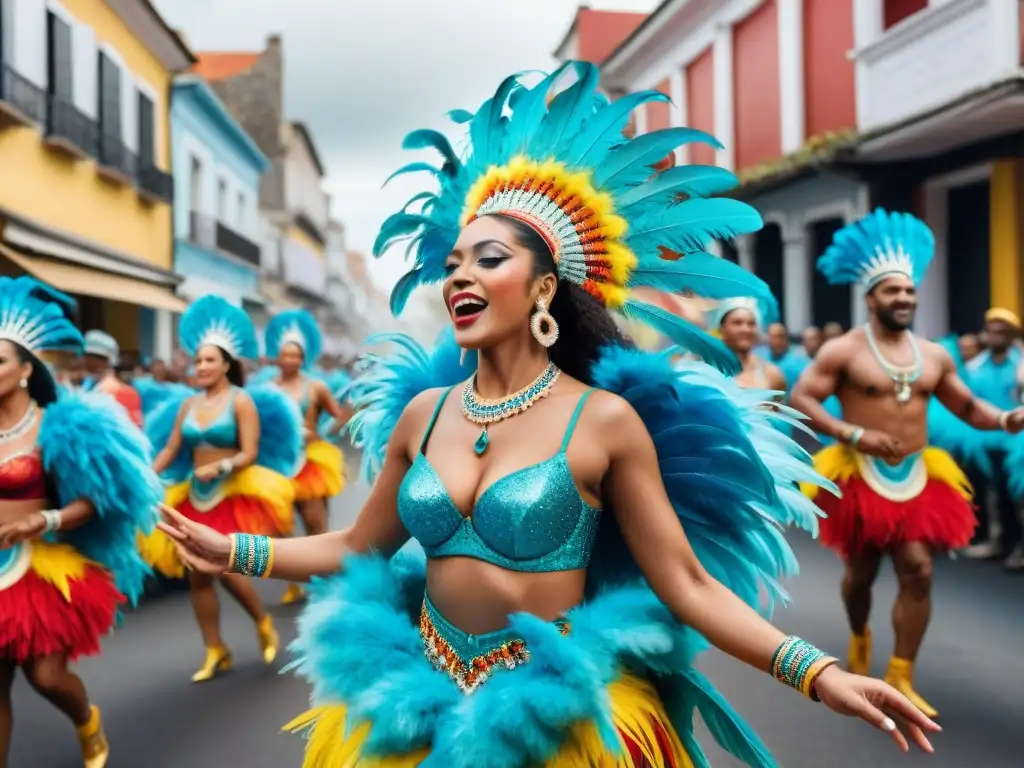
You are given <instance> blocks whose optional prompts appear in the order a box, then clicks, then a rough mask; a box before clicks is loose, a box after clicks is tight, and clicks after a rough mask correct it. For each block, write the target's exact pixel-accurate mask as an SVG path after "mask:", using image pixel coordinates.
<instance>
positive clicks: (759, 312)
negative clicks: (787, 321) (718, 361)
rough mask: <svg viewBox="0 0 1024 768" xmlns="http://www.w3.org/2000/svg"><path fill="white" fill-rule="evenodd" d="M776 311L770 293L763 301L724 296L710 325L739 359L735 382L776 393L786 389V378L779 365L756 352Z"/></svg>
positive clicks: (742, 385)
mask: <svg viewBox="0 0 1024 768" xmlns="http://www.w3.org/2000/svg"><path fill="white" fill-rule="evenodd" d="M777 313H778V307H777V305H776V303H775V299H774V298H772V297H770V296H769V297H767V298H762V299H760V300H759V299H757V298H753V297H750V296H738V297H735V298H729V299H724V300H722V301H720V302H718V304H717V305H716V306H715V307H714V308H713V309H711V311H710V312H709V313H708V327H709V328H711V329H712V330H714V331H715V332H716V333H717V334H718V337H719V338H720V339H721V340H722V341H723V342H724V344H725V346H727V347H728V348H729V349H730V350H732V353H733V354H734V355H736V358H737V359H738V360H739V361H740V372H739V373H738V374H736V383H737V384H739V385H740V386H741V387H746V388H749V389H760V390H772V391H775V392H785V391H786V389H787V383H786V377H785V376H783V375H782V371H780V370H779V368H778V366H776V365H774V364H772V363H769V362H768V361H767V360H765V359H764V358H763V357H760V356H759V355H757V354H756V352H755V351H754V350H755V347H757V342H758V339H759V338H760V337H761V334H762V333H763V332H764V328H765V324H766V323H774V322H775V315H776V314H777Z"/></svg>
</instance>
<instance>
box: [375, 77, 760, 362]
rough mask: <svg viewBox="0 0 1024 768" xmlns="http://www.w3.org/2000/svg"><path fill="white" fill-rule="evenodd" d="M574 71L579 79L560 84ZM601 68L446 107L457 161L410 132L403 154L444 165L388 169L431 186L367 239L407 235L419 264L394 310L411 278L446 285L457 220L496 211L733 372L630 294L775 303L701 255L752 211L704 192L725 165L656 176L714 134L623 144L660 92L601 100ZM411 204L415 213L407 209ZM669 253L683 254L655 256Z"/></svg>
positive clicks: (735, 271)
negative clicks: (420, 175) (428, 177)
mask: <svg viewBox="0 0 1024 768" xmlns="http://www.w3.org/2000/svg"><path fill="white" fill-rule="evenodd" d="M570 71H571V72H573V73H575V75H576V79H575V82H573V83H572V84H570V85H569V86H568V87H566V88H565V89H564V90H561V91H558V92H555V91H554V86H555V83H556V82H560V81H561V80H563V76H564V75H565V74H566V73H567V72H570ZM598 74H599V73H598V70H597V68H596V67H595V66H594V65H592V64H589V63H585V62H569V63H567V64H565V65H564V66H563V67H562V68H560V69H559V70H558V71H557V72H554V73H552V74H551V75H549V76H547V77H545V78H544V79H543V80H541V82H540V83H538V84H536V85H530V84H528V82H527V78H526V76H521V75H512V76H511V77H508V78H506V79H505V81H504V82H502V84H501V85H500V86H499V87H498V90H497V92H496V93H495V94H494V96H492V97H491V98H490V99H488V100H487V101H486V102H484V104H483V105H482V106H481V107H480V109H479V110H477V112H476V113H470V112H466V111H464V110H456V111H455V112H452V113H451V117H452V119H453V120H454V121H455V122H456V123H459V124H468V132H469V147H468V150H467V152H466V153H465V156H464V157H460V156H459V155H457V154H456V153H455V151H454V149H453V148H452V145H451V143H450V142H449V141H448V139H447V138H446V137H445V136H444V135H443V134H441V133H439V132H437V131H433V130H419V131H413V132H412V133H410V134H409V135H408V136H406V138H405V141H404V142H403V146H404V147H405V148H406V149H427V148H430V149H434V150H436V151H437V152H439V153H440V154H441V156H442V158H443V160H444V162H443V163H442V165H441V166H440V167H435V166H432V165H430V164H428V163H425V162H414V163H410V164H409V165H406V166H405V167H403V168H402V169H400V170H399V171H398V172H396V173H395V174H394V175H393V176H392V178H394V176H398V175H401V174H405V173H411V172H417V171H423V172H429V173H431V174H433V175H434V176H435V178H437V180H438V182H439V185H440V189H439V190H438V191H436V192H422V193H420V194H418V195H416V196H414V197H413V198H412V199H411V200H410V201H409V202H408V203H407V204H406V205H405V206H404V207H403V209H402V210H401V211H399V212H397V213H395V214H393V215H392V216H390V217H389V218H388V219H387V220H386V221H385V222H384V224H383V226H382V227H381V231H380V234H379V235H378V237H377V241H376V243H375V244H374V255H375V256H381V255H383V254H384V253H385V252H386V251H387V250H388V249H389V248H390V247H391V246H392V245H394V244H396V243H398V242H400V241H406V240H407V241H410V242H409V244H408V246H407V251H406V252H407V254H411V255H413V256H414V259H415V265H414V267H413V269H412V270H411V271H409V272H408V273H407V274H406V275H405V276H404V277H403V278H402V279H401V280H399V282H398V284H397V285H396V286H395V289H394V291H393V292H392V294H391V308H392V311H393V312H394V313H395V314H399V313H400V312H401V311H402V308H403V307H404V306H405V303H406V301H407V299H408V297H409V295H410V294H411V293H412V291H413V290H414V289H415V288H416V287H417V286H419V285H423V284H425V283H435V282H440V281H443V280H444V278H445V276H446V271H445V262H446V260H447V258H448V255H449V254H450V253H451V251H452V248H453V247H454V246H455V243H456V241H457V239H458V236H459V232H460V231H461V230H462V228H463V227H464V226H466V225H467V224H469V223H470V222H472V221H474V220H475V219H477V218H480V217H481V216H486V215H491V214H502V215H505V216H511V217H514V218H516V219H518V220H520V221H523V222H525V223H527V224H528V225H530V226H531V227H533V228H534V229H535V230H536V231H537V232H538V233H539V234H540V235H541V237H543V238H544V240H545V241H546V242H547V244H548V246H549V247H550V249H551V253H552V255H553V256H554V259H555V263H556V265H557V269H558V275H559V277H560V278H561V279H564V280H567V281H569V282H572V283H575V284H576V285H579V286H581V287H582V288H583V289H585V290H586V291H587V292H588V293H589V294H590V295H591V296H593V297H594V298H595V299H597V300H598V301H600V302H601V303H602V304H603V305H604V306H606V307H608V308H610V309H615V310H618V311H619V312H621V313H622V314H623V315H624V316H626V317H627V318H629V319H632V320H635V321H639V322H643V323H646V324H648V325H650V326H651V327H653V328H655V329H656V330H658V331H659V332H661V333H664V334H665V335H667V336H668V337H669V338H670V339H672V340H673V341H674V342H675V343H677V344H680V345H682V346H684V347H686V348H688V349H690V350H691V351H694V352H696V353H697V354H699V355H700V356H701V357H702V358H704V359H705V360H708V361H709V362H712V363H713V364H716V365H719V367H722V368H723V369H724V370H729V371H733V370H735V368H736V362H735V357H734V356H733V355H732V353H730V352H729V351H728V350H727V349H726V348H725V347H724V345H722V344H721V343H720V342H719V341H717V340H716V339H713V338H711V337H710V336H709V335H708V334H707V333H705V332H704V331H702V330H701V329H699V328H697V327H696V326H695V325H693V324H691V323H689V322H687V321H686V320H684V319H683V318H680V317H678V316H676V315H674V314H672V313H670V312H667V311H665V310H664V309H662V308H661V307H658V306H655V305H652V304H649V303H647V302H645V301H643V300H642V299H639V298H638V297H636V296H634V295H632V289H634V288H638V287H641V286H644V287H650V288H655V289H657V290H661V291H668V292H671V293H681V292H683V291H689V292H691V293H692V294H694V295H697V296H703V297H706V298H712V299H723V298H728V297H731V296H755V297H760V296H766V297H770V296H771V293H770V291H769V290H768V287H767V286H766V285H765V284H764V283H763V282H762V281H761V280H759V279H758V278H757V277H755V276H753V275H751V274H750V273H748V272H746V271H745V270H743V269H742V268H740V267H738V266H737V265H735V264H732V263H730V262H727V261H725V260H724V259H719V258H717V257H715V256H712V255H710V254H708V253H706V252H705V249H706V248H707V246H708V244H709V243H710V242H711V241H712V240H715V239H718V238H729V237H734V236H736V235H738V234H742V233H749V232H754V231H756V230H757V229H759V228H760V227H761V217H760V216H759V215H758V213H757V212H756V211H755V210H754V209H753V208H751V207H750V206H749V205H747V204H745V203H742V202H739V201H736V200H730V199H728V198H724V197H714V198H712V197H710V196H711V195H719V194H720V193H722V192H724V191H725V190H727V189H729V188H731V187H733V186H735V184H736V178H735V176H733V174H731V173H729V172H728V171H725V170H722V169H719V168H714V167H707V166H678V167H675V168H670V169H669V170H666V171H664V172H662V173H657V174H656V173H655V171H654V170H653V167H654V166H655V165H656V164H657V163H658V162H660V161H661V160H662V159H664V157H665V156H666V155H667V154H669V153H670V152H673V151H674V150H675V149H676V148H677V147H679V146H682V145H685V144H688V143H691V142H702V143H706V144H711V145H713V146H718V144H717V142H716V141H715V140H714V139H713V138H712V137H711V136H709V135H707V134H705V133H703V132H701V131H697V130H693V129H690V128H667V129H665V130H659V131H652V132H651V133H647V134H644V135H642V136H639V137H637V138H635V139H631V138H628V137H627V136H626V135H625V134H624V131H625V129H626V128H627V126H628V123H629V120H630V115H631V114H632V112H633V110H634V109H636V108H637V107H639V106H641V105H643V104H645V103H646V102H649V101H666V100H667V97H666V96H665V95H664V94H661V93H658V92H656V91H645V92H642V93H635V94H630V95H628V96H625V97H623V98H621V99H619V100H618V101H615V102H609V100H608V99H607V98H606V97H605V96H604V95H603V94H601V93H600V92H599V90H598ZM414 205H418V209H417V210H410V209H411V208H412V206H414ZM668 251H672V252H674V254H673V255H674V256H681V257H677V258H674V259H672V260H668V259H665V258H663V253H666V252H668Z"/></svg>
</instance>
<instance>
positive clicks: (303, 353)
mask: <svg viewBox="0 0 1024 768" xmlns="http://www.w3.org/2000/svg"><path fill="white" fill-rule="evenodd" d="M264 341H265V344H264V347H265V350H266V353H267V356H268V357H270V358H272V359H273V360H274V365H276V366H277V376H276V378H275V379H274V381H273V383H274V385H275V386H276V387H277V388H278V389H280V390H281V391H282V392H283V393H284V394H285V395H287V396H288V398H289V399H291V400H292V401H294V402H295V403H296V404H297V405H298V407H299V412H300V414H301V416H302V423H303V427H302V435H303V440H304V442H305V454H304V459H303V463H302V469H300V470H299V473H298V475H296V476H295V479H294V480H292V485H293V487H294V490H295V504H296V508H297V509H298V511H299V516H300V517H301V518H302V524H303V526H304V527H305V529H306V534H307V535H309V536H316V535H317V534H320V533H325V532H326V531H327V500H328V499H330V498H332V497H334V496H337V495H338V494H339V493H341V490H342V488H343V487H344V485H345V474H344V457H343V454H342V452H341V448H339V447H338V446H336V445H334V444H332V443H330V442H328V441H327V440H324V439H322V438H321V437H320V436H319V432H318V430H319V426H320V423H321V419H322V416H323V414H325V413H326V414H328V415H329V416H330V417H331V418H332V419H333V420H334V422H333V423H334V425H335V427H336V428H341V427H343V426H344V425H345V422H346V421H347V420H348V416H349V412H348V410H347V409H346V408H343V407H342V406H341V405H340V404H339V403H338V401H337V400H335V399H334V395H333V394H331V390H330V389H329V388H328V386H327V384H326V383H324V382H323V381H321V380H320V379H317V378H314V377H313V376H312V375H310V370H311V369H312V368H313V367H314V366H315V365H316V362H317V361H318V360H319V359H320V350H321V349H322V348H323V339H322V334H321V333H320V328H319V327H317V324H316V319H315V318H314V317H313V315H311V314H310V313H309V312H307V311H306V310H304V309H292V310H287V311H285V312H281V313H279V314H277V315H275V316H274V317H273V319H271V321H270V323H269V324H268V325H267V330H266V335H265V339H264ZM304 594H305V593H304V592H303V590H302V588H301V587H300V586H299V585H298V584H291V585H289V586H288V589H287V590H286V591H285V593H284V597H283V599H282V602H284V603H285V604H286V605H287V604H289V603H294V602H296V601H298V600H301V599H302V598H303V596H304Z"/></svg>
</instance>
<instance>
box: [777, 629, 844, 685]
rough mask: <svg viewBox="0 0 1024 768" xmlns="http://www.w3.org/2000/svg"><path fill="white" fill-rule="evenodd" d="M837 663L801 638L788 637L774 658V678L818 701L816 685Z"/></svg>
mask: <svg viewBox="0 0 1024 768" xmlns="http://www.w3.org/2000/svg"><path fill="white" fill-rule="evenodd" d="M837 661H838V660H837V659H835V658H833V657H831V656H829V655H828V654H826V653H823V652H822V651H819V650H818V649H817V648H815V647H814V646H813V645H811V644H810V643H808V642H806V641H804V640H801V639H800V638H799V637H787V638H786V639H785V640H783V641H782V644H781V645H780V646H779V647H778V648H777V649H776V650H775V655H774V656H772V677H774V678H775V679H776V680H778V681H779V682H780V683H784V684H786V685H788V686H789V687H790V688H795V689H796V690H798V691H800V692H801V693H803V694H804V695H805V696H808V697H809V698H811V699H813V700H814V701H818V700H819V699H818V695H817V693H815V691H814V683H815V682H816V681H817V679H818V677H819V676H820V675H821V673H822V672H824V671H825V670H826V669H828V668H829V667H830V666H832V665H833V664H835V663H836V662H837Z"/></svg>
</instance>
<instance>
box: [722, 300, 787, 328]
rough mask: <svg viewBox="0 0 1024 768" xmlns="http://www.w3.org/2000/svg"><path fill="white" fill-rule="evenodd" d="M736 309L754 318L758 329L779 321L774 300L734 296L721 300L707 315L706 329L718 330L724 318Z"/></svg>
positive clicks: (777, 309)
mask: <svg viewBox="0 0 1024 768" xmlns="http://www.w3.org/2000/svg"><path fill="white" fill-rule="evenodd" d="M737 309H745V310H747V311H748V312H750V313H751V314H752V315H753V316H754V320H755V322H756V323H757V327H758V328H766V327H767V326H769V325H771V324H772V323H774V322H777V321H778V319H779V305H778V303H776V301H775V299H773V298H772V299H771V300H768V299H766V298H764V297H754V296H736V297H734V298H729V299H722V300H721V301H720V302H718V304H716V305H715V306H714V308H713V309H711V310H710V311H709V312H708V313H707V322H708V328H709V329H711V330H712V331H716V330H718V329H719V328H720V327H721V325H722V322H723V321H724V320H725V316H726V315H728V314H729V313H730V312H732V311H734V310H737Z"/></svg>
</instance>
